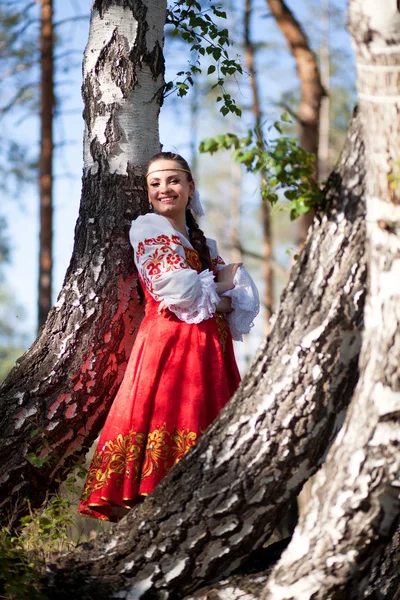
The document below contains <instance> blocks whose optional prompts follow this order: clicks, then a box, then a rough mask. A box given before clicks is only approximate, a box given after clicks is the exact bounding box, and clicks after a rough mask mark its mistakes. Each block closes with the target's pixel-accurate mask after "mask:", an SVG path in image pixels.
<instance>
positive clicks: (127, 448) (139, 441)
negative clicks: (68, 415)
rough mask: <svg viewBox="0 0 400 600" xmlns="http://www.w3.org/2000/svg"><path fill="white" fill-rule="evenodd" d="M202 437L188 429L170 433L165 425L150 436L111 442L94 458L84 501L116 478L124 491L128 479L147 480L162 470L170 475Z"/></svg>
mask: <svg viewBox="0 0 400 600" xmlns="http://www.w3.org/2000/svg"><path fill="white" fill-rule="evenodd" d="M198 436H199V433H196V432H195V431H190V429H187V428H186V427H183V428H182V429H178V428H177V427H176V426H175V427H174V429H173V431H172V432H170V431H168V430H167V428H166V424H165V423H163V424H162V425H161V426H160V427H158V428H156V429H154V430H153V431H151V432H150V433H149V434H148V435H147V436H146V435H145V434H144V433H136V432H135V431H130V432H129V433H128V434H127V435H125V436H123V435H122V434H119V435H118V436H117V438H116V439H115V440H107V442H105V444H103V446H102V448H101V450H98V451H96V452H95V454H94V456H93V459H92V462H91V465H90V470H89V473H88V477H87V480H86V486H85V490H84V492H83V498H88V497H89V496H90V495H91V494H92V493H93V492H95V491H98V490H101V489H102V488H103V487H104V486H106V485H107V483H108V481H109V479H110V478H111V477H112V476H116V477H115V480H114V481H115V486H116V488H117V489H120V488H121V486H122V483H123V480H124V479H130V480H136V479H139V478H140V479H145V478H146V477H150V475H152V473H153V472H157V471H159V470H160V469H162V470H163V472H164V474H167V473H168V471H169V470H170V469H171V468H172V467H173V466H174V465H175V464H176V463H177V462H179V461H180V460H181V458H183V456H184V455H185V454H186V452H188V450H190V448H191V447H192V446H195V445H196V443H197V439H198ZM143 451H144V460H143V464H142V465H141V463H142V460H141V457H142V455H143ZM140 468H141V472H140V473H139V469H140Z"/></svg>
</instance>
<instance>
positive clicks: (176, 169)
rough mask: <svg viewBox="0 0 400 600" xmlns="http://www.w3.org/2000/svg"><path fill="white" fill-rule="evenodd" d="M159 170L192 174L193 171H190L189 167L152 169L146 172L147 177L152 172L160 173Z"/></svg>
mask: <svg viewBox="0 0 400 600" xmlns="http://www.w3.org/2000/svg"><path fill="white" fill-rule="evenodd" d="M159 171H183V172H184V173H190V174H192V172H191V171H189V169H180V168H179V167H177V168H174V169H155V170H154V171H150V173H146V177H148V176H149V175H151V174H152V173H158V172H159Z"/></svg>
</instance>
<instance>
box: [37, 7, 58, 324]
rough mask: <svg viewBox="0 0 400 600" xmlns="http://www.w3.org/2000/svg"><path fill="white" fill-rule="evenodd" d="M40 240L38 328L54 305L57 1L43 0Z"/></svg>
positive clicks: (41, 37) (41, 38)
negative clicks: (52, 303)
mask: <svg viewBox="0 0 400 600" xmlns="http://www.w3.org/2000/svg"><path fill="white" fill-rule="evenodd" d="M40 3H41V27H40V68H41V82H40V89H41V101H40V158H39V194H40V239H39V280H38V329H40V328H41V326H42V325H43V324H44V322H45V321H46V317H47V315H48V313H49V310H50V308H51V292H52V269H53V248H52V247H53V109H54V73H53V53H54V48H53V47H54V39H53V0H40Z"/></svg>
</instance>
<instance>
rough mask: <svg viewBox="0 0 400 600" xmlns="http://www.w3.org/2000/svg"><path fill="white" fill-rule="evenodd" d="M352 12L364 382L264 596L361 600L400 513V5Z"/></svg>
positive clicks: (357, 5)
mask: <svg viewBox="0 0 400 600" xmlns="http://www.w3.org/2000/svg"><path fill="white" fill-rule="evenodd" d="M349 9H350V12H349V23H350V30H351V33H352V36H353V41H354V45H355V50H356V57H357V74H358V82H357V86H358V92H359V100H360V110H361V116H362V122H363V130H364V137H365V144H366V157H367V165H368V166H367V178H366V185H367V190H366V202H367V216H366V220H367V243H368V258H369V286H368V287H369V289H368V300H367V304H366V308H365V318H364V322H365V333H364V337H363V345H362V351H361V359H360V372H361V378H360V382H359V385H358V387H357V389H356V392H355V396H354V398H353V400H352V404H351V407H350V409H349V413H348V415H347V419H346V423H345V426H344V427H343V429H342V431H341V432H340V434H339V436H338V439H337V440H336V442H335V444H334V447H333V448H332V450H331V452H330V453H329V455H328V459H327V461H326V463H325V466H324V467H323V469H322V470H321V472H320V473H319V475H318V477H317V481H316V483H315V485H314V488H313V495H312V500H311V504H310V506H309V509H308V513H307V515H306V516H305V517H304V518H303V519H302V520H301V521H300V524H299V526H298V528H297V529H296V531H295V534H294V537H293V540H292V542H291V544H290V545H289V547H288V549H287V551H286V552H285V553H284V555H283V557H282V559H281V561H280V563H279V564H278V565H277V567H276V568H275V569H274V571H273V573H272V575H271V578H270V579H269V581H268V584H267V586H266V589H265V592H264V594H263V596H262V598H263V600H267V599H268V600H311V599H312V600H322V599H329V600H335V599H339V598H340V599H343V598H346V600H350V599H353V598H354V599H355V598H362V597H363V593H364V588H365V585H366V581H367V577H368V573H369V571H370V569H371V565H373V563H374V561H376V559H377V557H379V555H380V554H381V552H382V549H383V548H384V546H385V544H386V543H387V541H388V538H390V536H391V535H392V533H393V526H394V524H395V521H396V519H397V517H398V515H399V509H400V503H399V489H400V488H399V486H400V481H399V475H400V453H399V443H400V425H399V419H398V417H399V412H400V185H393V184H394V183H396V181H394V180H396V178H398V175H399V172H400V170H399V157H400V85H399V83H400V7H399V3H398V2H395V0H388V1H387V2H386V3H385V5H384V6H382V5H380V4H379V3H376V2H374V1H372V0H351V1H350V3H349Z"/></svg>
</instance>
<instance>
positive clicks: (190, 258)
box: [184, 246, 201, 273]
mask: <svg viewBox="0 0 400 600" xmlns="http://www.w3.org/2000/svg"><path fill="white" fill-rule="evenodd" d="M184 250H185V257H186V262H187V264H188V265H189V267H190V268H191V269H194V270H195V271H197V272H198V273H200V271H201V261H200V257H199V253H198V252H197V250H192V248H187V247H186V246H184Z"/></svg>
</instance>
